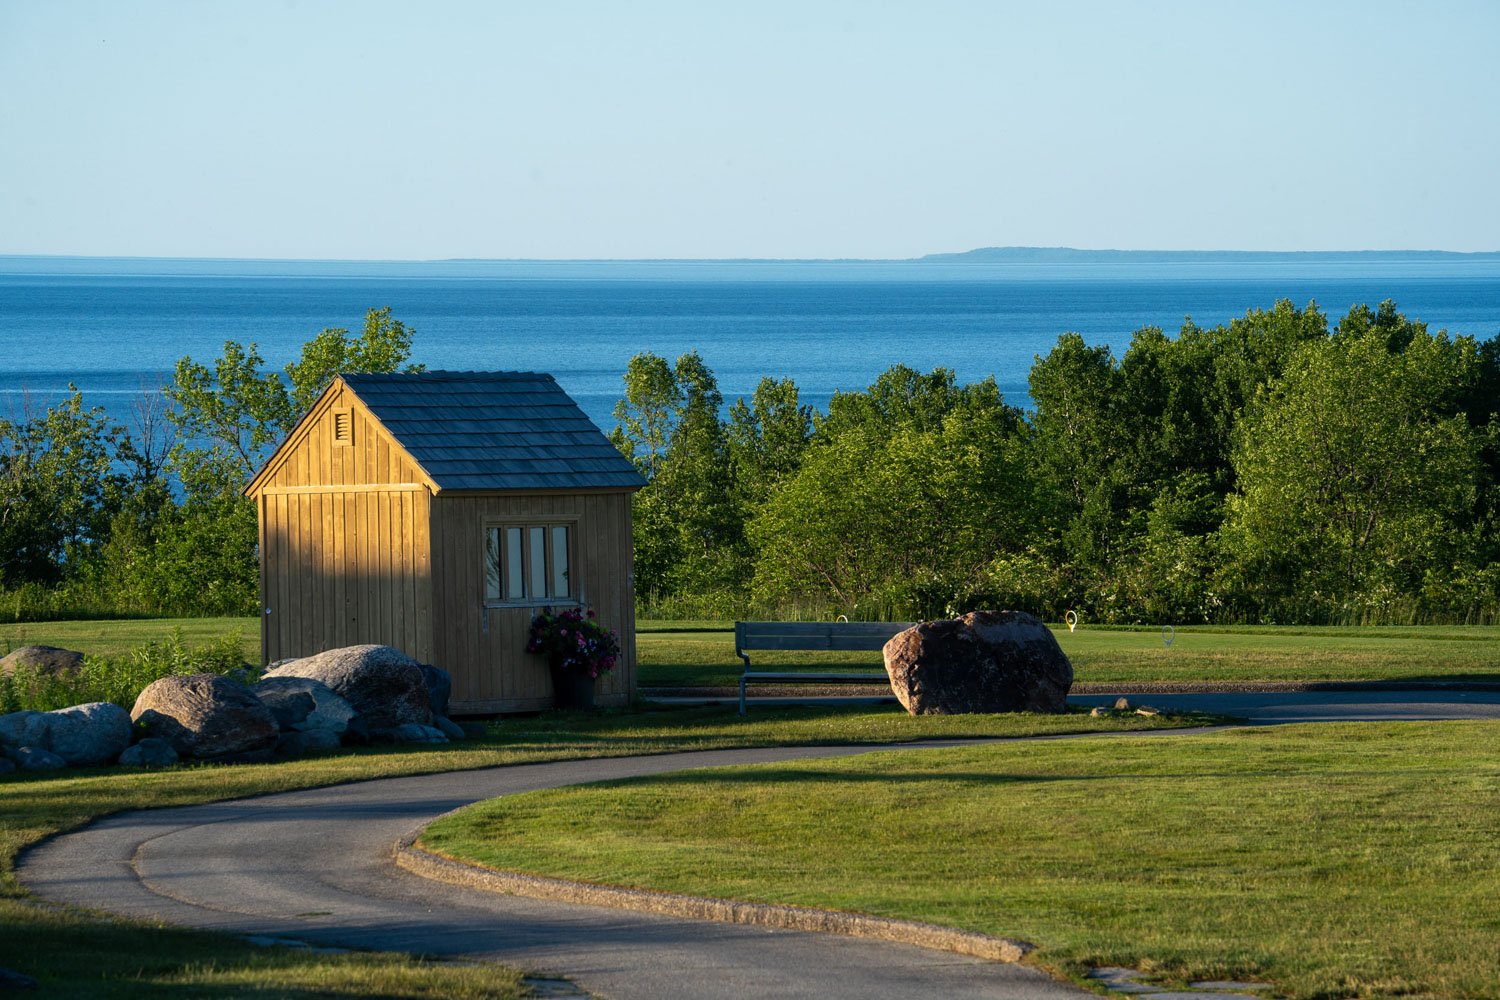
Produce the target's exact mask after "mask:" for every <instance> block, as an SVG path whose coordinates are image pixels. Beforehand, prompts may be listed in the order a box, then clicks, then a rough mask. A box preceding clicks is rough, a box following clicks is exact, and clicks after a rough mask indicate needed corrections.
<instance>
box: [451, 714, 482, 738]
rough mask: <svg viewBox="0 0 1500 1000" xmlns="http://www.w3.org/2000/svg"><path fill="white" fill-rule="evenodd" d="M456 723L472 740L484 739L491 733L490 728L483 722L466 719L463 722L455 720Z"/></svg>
mask: <svg viewBox="0 0 1500 1000" xmlns="http://www.w3.org/2000/svg"><path fill="white" fill-rule="evenodd" d="M454 725H456V726H458V728H460V729H462V730H463V731H464V735H465V736H467V737H468V738H469V739H471V740H482V739H484V738H485V737H486V736H488V735H489V734H490V731H489V728H488V727H486V726H485V724H484V723H482V722H474V721H472V720H469V719H465V720H464V721H463V722H455V723H454Z"/></svg>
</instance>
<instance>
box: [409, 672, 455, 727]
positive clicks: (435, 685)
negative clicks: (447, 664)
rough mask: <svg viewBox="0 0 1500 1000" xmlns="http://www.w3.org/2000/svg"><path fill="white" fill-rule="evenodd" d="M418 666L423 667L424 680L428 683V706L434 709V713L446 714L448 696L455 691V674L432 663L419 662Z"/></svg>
mask: <svg viewBox="0 0 1500 1000" xmlns="http://www.w3.org/2000/svg"><path fill="white" fill-rule="evenodd" d="M417 666H419V667H421V668H422V680H423V682H424V683H425V684H426V685H427V707H428V708H430V709H431V710H432V714H433V715H438V716H446V715H447V714H448V696H449V695H451V694H452V693H453V675H452V674H450V673H448V671H446V670H444V669H443V668H442V667H434V666H433V665H432V664H430V663H419V664H417Z"/></svg>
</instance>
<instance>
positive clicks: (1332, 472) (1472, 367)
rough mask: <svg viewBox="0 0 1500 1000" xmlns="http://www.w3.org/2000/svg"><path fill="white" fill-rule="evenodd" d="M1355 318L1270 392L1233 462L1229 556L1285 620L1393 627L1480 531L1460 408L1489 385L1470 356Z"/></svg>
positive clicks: (1265, 604)
mask: <svg viewBox="0 0 1500 1000" xmlns="http://www.w3.org/2000/svg"><path fill="white" fill-rule="evenodd" d="M1392 313H1393V311H1392ZM1351 316H1352V317H1353V318H1352V319H1351V320H1350V321H1349V322H1348V323H1347V324H1341V327H1340V330H1339V332H1338V334H1337V335H1336V336H1335V337H1334V338H1332V339H1330V340H1325V341H1317V342H1311V343H1307V344H1305V345H1303V346H1302V347H1301V348H1300V349H1298V350H1297V351H1296V352H1295V353H1294V354H1293V356H1292V358H1291V360H1290V362H1289V363H1288V364H1287V365H1286V368H1285V370H1284V372H1283V373H1282V374H1281V375H1280V376H1279V377H1278V378H1275V379H1274V380H1272V381H1271V382H1270V383H1268V384H1267V385H1266V386H1265V387H1263V388H1262V390H1261V391H1260V393H1259V394H1258V396H1257V398H1256V400H1255V402H1254V404H1253V405H1252V406H1251V408H1250V409H1249V412H1248V413H1247V415H1246V418H1245V420H1244V423H1243V426H1242V428H1241V433H1240V435H1239V438H1238V443H1237V447H1236V450H1235V458H1234V462H1235V468H1236V471H1237V473H1238V491H1237V492H1236V493H1235V494H1234V495H1233V496H1231V497H1230V500H1229V511H1230V515H1229V521H1228V523H1227V524H1226V525H1225V539H1226V544H1227V547H1228V549H1229V551H1230V553H1231V554H1232V555H1233V557H1234V559H1235V561H1236V566H1235V567H1234V569H1235V572H1236V573H1238V574H1239V578H1240V580H1241V583H1242V585H1243V586H1244V587H1245V588H1246V590H1247V591H1248V592H1249V594H1250V595H1252V596H1253V598H1254V600H1255V601H1256V603H1257V604H1258V605H1259V607H1260V609H1261V611H1262V613H1267V612H1268V613H1269V614H1270V615H1271V616H1273V617H1275V618H1278V619H1281V620H1285V619H1287V618H1289V617H1294V616H1295V617H1307V616H1310V615H1311V616H1328V617H1333V618H1338V619H1346V620H1347V619H1351V618H1353V619H1362V618H1366V617H1376V618H1378V617H1388V616H1389V615H1390V614H1391V612H1392V609H1393V607H1395V606H1396V605H1397V604H1399V603H1401V602H1402V600H1403V599H1409V598H1412V597H1414V596H1415V595H1417V594H1418V593H1419V592H1420V591H1421V589H1422V583H1423V579H1424V576H1426V575H1427V574H1429V573H1431V572H1434V571H1436V572H1442V570H1443V568H1444V567H1445V566H1446V567H1451V566H1452V565H1453V564H1454V562H1455V560H1458V559H1460V558H1461V555H1462V553H1461V549H1462V548H1463V546H1462V544H1461V543H1462V541H1463V539H1464V538H1465V537H1466V536H1467V535H1468V529H1469V528H1470V527H1471V516H1472V512H1473V510H1474V504H1475V500H1476V488H1477V485H1478V454H1479V447H1480V439H1479V437H1478V435H1477V434H1476V433H1475V432H1474V430H1473V429H1472V428H1471V427H1470V425H1469V421H1468V418H1467V415H1465V414H1461V413H1460V414H1456V413H1453V412H1452V408H1453V405H1454V403H1455V402H1456V401H1457V400H1458V399H1459V398H1461V397H1462V395H1463V393H1464V389H1465V387H1466V386H1468V385H1470V384H1472V383H1473V381H1474V380H1475V378H1476V377H1477V376H1478V374H1479V363H1478V362H1479V358H1478V353H1477V350H1476V346H1475V344H1474V342H1473V341H1472V340H1471V339H1469V338H1459V339H1457V340H1449V339H1448V338H1447V336H1446V335H1443V334H1440V335H1432V334H1429V333H1428V332H1427V331H1426V329H1425V327H1423V326H1421V324H1407V323H1405V322H1404V320H1402V321H1400V322H1395V321H1387V322H1378V323H1368V322H1366V320H1367V319H1368V316H1367V314H1365V313H1364V312H1363V311H1361V310H1356V311H1355V313H1352V314H1351Z"/></svg>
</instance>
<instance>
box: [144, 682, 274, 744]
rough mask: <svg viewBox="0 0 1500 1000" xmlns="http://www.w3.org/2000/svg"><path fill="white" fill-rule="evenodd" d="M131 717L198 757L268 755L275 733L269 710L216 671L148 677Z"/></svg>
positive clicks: (246, 691) (153, 734)
mask: <svg viewBox="0 0 1500 1000" xmlns="http://www.w3.org/2000/svg"><path fill="white" fill-rule="evenodd" d="M130 717H131V718H132V719H133V720H135V721H136V722H140V723H143V724H144V725H145V728H146V735H148V736H155V737H158V738H160V739H163V740H166V741H167V742H168V743H169V744H171V746H172V749H173V750H175V751H177V753H178V754H179V755H180V756H183V757H195V758H198V759H200V760H223V761H230V760H256V759H265V758H269V756H270V751H271V748H272V747H274V746H275V745H276V737H277V735H278V734H279V730H278V729H277V728H276V719H275V718H274V717H273V716H272V715H271V710H270V709H269V708H267V707H266V706H265V705H264V704H262V702H261V700H260V699H259V698H257V697H255V695H254V694H252V693H251V691H250V689H249V688H247V687H245V685H243V684H238V683H236V682H234V681H232V680H230V679H229V678H227V677H221V676H220V675H218V674H188V675H187V676H184V677H163V678H161V679H160V680H156V681H152V682H151V683H150V684H148V685H146V689H145V690H144V691H142V692H141V694H140V697H138V698H137V699H136V700H135V707H134V708H133V709H131V712H130Z"/></svg>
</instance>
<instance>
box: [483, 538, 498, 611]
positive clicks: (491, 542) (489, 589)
mask: <svg viewBox="0 0 1500 1000" xmlns="http://www.w3.org/2000/svg"><path fill="white" fill-rule="evenodd" d="M484 599H485V600H486V601H498V600H500V529H499V528H486V529H485V532H484Z"/></svg>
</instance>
